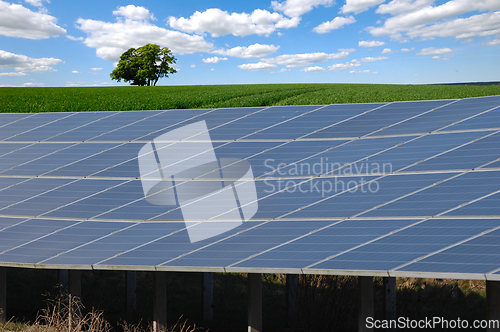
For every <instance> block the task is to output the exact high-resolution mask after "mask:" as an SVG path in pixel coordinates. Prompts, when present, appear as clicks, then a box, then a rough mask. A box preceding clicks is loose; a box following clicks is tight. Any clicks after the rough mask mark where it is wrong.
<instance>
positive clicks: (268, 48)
mask: <svg viewBox="0 0 500 332" xmlns="http://www.w3.org/2000/svg"><path fill="white" fill-rule="evenodd" d="M279 48H280V47H279V46H274V45H262V44H258V43H257V44H253V45H250V46H248V47H245V46H237V47H233V48H230V49H227V50H224V49H219V50H215V51H213V53H216V54H220V55H227V56H233V57H236V58H244V59H253V58H262V57H265V56H268V55H270V54H273V53H275V52H276V51H277V50H278V49H279Z"/></svg>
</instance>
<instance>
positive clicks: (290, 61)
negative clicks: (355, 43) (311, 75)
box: [262, 49, 353, 68]
mask: <svg viewBox="0 0 500 332" xmlns="http://www.w3.org/2000/svg"><path fill="white" fill-rule="evenodd" d="M351 52H353V50H352V49H348V50H340V52H338V53H331V54H328V53H323V52H316V53H302V54H283V55H280V56H277V57H274V58H267V59H262V61H263V62H265V63H269V64H276V65H282V66H286V67H287V68H292V67H302V66H304V67H306V66H311V65H312V64H315V63H321V62H326V61H328V60H331V59H343V58H345V57H347V56H348V55H349V54H350V53H351Z"/></svg>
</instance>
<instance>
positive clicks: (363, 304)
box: [358, 276, 374, 332]
mask: <svg viewBox="0 0 500 332" xmlns="http://www.w3.org/2000/svg"><path fill="white" fill-rule="evenodd" d="M373 313H374V302H373V277H361V276H360V277H358V331H360V332H365V331H373V329H372V328H371V329H370V328H367V327H366V319H367V318H368V317H373Z"/></svg>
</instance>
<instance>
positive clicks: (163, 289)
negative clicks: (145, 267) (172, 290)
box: [153, 271, 167, 332]
mask: <svg viewBox="0 0 500 332" xmlns="http://www.w3.org/2000/svg"><path fill="white" fill-rule="evenodd" d="M154 285H155V289H154V303H153V330H154V332H156V331H161V330H165V329H166V328H167V272H159V271H156V272H154Z"/></svg>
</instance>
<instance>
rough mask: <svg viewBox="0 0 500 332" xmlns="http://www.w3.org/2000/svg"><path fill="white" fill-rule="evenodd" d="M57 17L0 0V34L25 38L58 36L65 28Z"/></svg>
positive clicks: (63, 32) (64, 31)
mask: <svg viewBox="0 0 500 332" xmlns="http://www.w3.org/2000/svg"><path fill="white" fill-rule="evenodd" d="M56 22H57V19H56V18H55V17H54V16H50V15H48V14H46V13H43V12H34V11H31V10H29V9H28V8H26V7H23V6H22V5H18V4H10V3H8V2H5V1H1V0H0V35H3V36H8V37H20V38H27V39H46V38H50V37H56V36H60V35H62V34H65V33H66V30H65V29H63V28H61V27H60V26H58V25H57V24H56Z"/></svg>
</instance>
